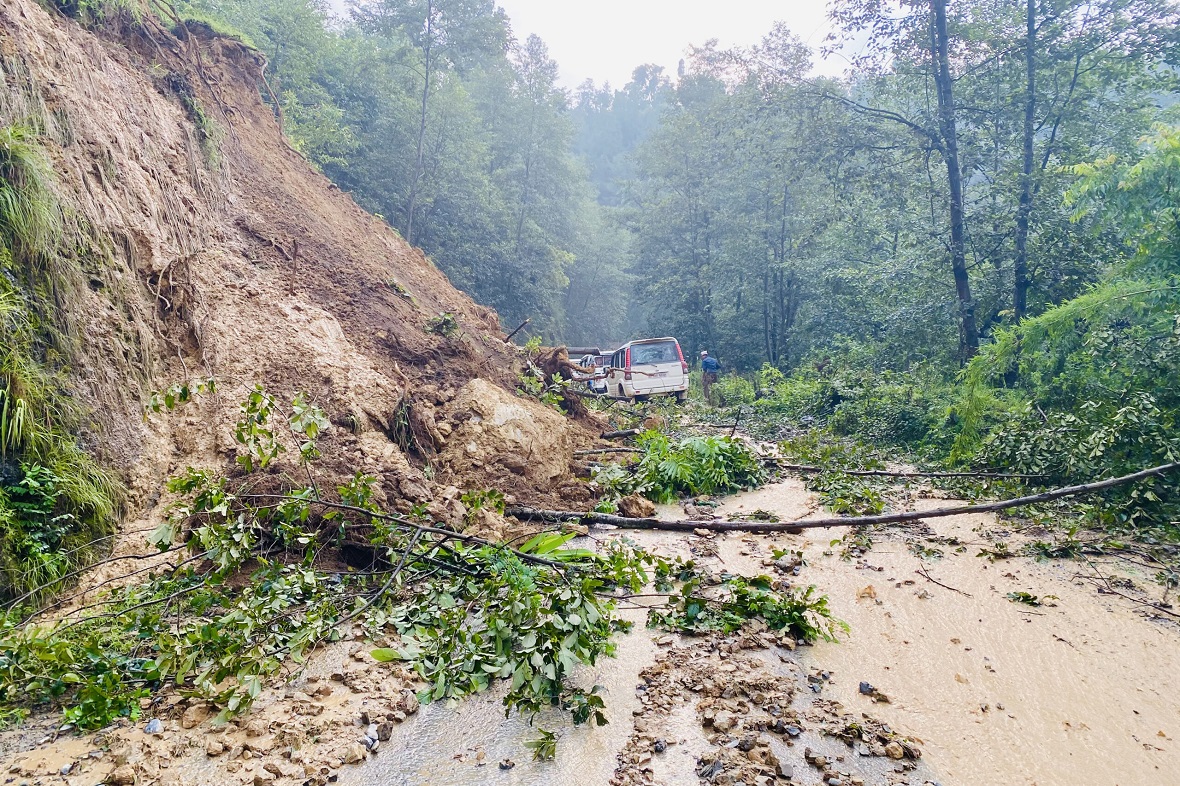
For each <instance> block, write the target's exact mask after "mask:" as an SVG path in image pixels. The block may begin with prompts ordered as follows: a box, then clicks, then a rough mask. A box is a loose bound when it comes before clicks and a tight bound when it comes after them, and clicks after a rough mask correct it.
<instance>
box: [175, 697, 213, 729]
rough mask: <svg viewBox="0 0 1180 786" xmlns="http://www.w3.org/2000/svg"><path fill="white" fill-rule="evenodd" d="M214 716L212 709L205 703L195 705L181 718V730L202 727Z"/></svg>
mask: <svg viewBox="0 0 1180 786" xmlns="http://www.w3.org/2000/svg"><path fill="white" fill-rule="evenodd" d="M212 714H213V711H212V708H211V707H210V706H209V705H208V704H205V703H204V702H202V703H199V704H193V705H192V706H190V707H189V708H188V709H186V710H185V711H184V714H183V715H181V716H180V728H182V729H193V728H196V727H197V726H200V725H201V724H202V723H204V722H205V721H207V720H208V719H209V716H210V715H212Z"/></svg>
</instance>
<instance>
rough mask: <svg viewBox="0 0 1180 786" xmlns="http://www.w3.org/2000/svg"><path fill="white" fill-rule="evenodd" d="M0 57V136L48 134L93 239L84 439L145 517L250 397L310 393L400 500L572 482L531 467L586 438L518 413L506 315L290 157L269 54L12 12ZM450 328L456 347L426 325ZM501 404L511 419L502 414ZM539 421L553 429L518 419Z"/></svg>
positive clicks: (548, 491) (201, 37)
mask: <svg viewBox="0 0 1180 786" xmlns="http://www.w3.org/2000/svg"><path fill="white" fill-rule="evenodd" d="M0 58H2V60H0V62H2V67H3V75H4V89H3V91H0V120H2V121H3V122H5V123H12V122H21V123H25V124H28V125H30V126H32V127H35V128H37V129H39V130H41V131H42V132H43V133H42V135H41V137H40V141H41V143H42V144H43V145H44V147H45V148H46V150H47V152H48V154H49V155H50V157H51V158H52V160H53V163H54V168H55V171H56V180H57V183H56V190H57V191H58V195H59V198H60V200H61V202H62V204H63V207H64V209H65V211H66V212H67V214H69V215H70V217H71V221H72V222H74V223H75V224H76V225H77V226H78V227H79V228H80V233H81V235H82V236H84V237H86V238H88V241H87V243H88V247H87V249H85V251H84V253H82V254H81V255H80V256H81V257H82V259H83V263H82V268H83V269H81V270H75V271H72V273H71V276H72V278H73V280H72V281H69V282H65V283H67V284H69V285H71V287H72V289H70V291H71V292H72V293H73V294H72V298H71V300H70V301H69V308H68V311H69V315H68V316H69V318H70V320H71V321H72V322H73V323H74V324H73V327H74V330H75V332H76V333H77V335H78V337H79V351H78V357H77V358H76V359H75V360H74V366H73V369H72V370H73V373H74V376H75V377H76V380H77V388H78V391H79V394H80V396H81V397H82V398H83V399H85V400H86V401H87V403H89V404H90V405H91V406H92V407H93V410H94V413H95V414H94V421H95V423H94V438H93V439H92V440H91V441H92V442H93V445H94V447H95V448H96V450H97V451H98V452H99V453H100V454H101V457H102V458H103V459H104V460H105V461H106V462H108V463H110V464H112V465H114V466H116V467H118V468H119V469H120V470H121V471H122V472H123V473H124V475H125V477H126V478H127V480H128V482H129V485H130V487H131V491H132V494H131V498H132V505H133V508H134V509H138V510H143V509H145V508H148V507H150V506H151V504H152V503H153V501H154V500H155V499H156V497H157V496H158V493H159V491H158V490H159V488H160V484H161V481H162V480H163V479H164V478H165V477H166V476H167V475H169V474H170V473H171V472H174V471H175V470H176V469H178V468H180V467H183V466H184V465H185V464H205V465H210V466H221V465H224V464H225V463H226V462H227V461H228V460H229V458H230V456H231V454H232V452H233V449H234V443H233V440H232V437H231V434H230V431H229V428H228V424H230V423H232V422H233V421H234V420H235V418H236V417H237V405H238V402H239V401H240V399H241V398H242V394H243V393H244V392H245V391H246V390H248V389H250V388H251V387H253V386H254V385H255V384H263V385H265V386H266V388H267V389H268V390H269V391H270V392H272V393H273V394H275V395H276V397H278V398H280V399H288V400H289V398H290V396H291V395H293V394H294V393H295V392H297V391H305V392H306V393H308V394H310V396H311V397H313V398H314V399H315V400H316V401H317V403H319V404H320V406H322V407H323V408H324V409H325V410H326V411H327V412H328V414H329V416H330V417H331V418H332V420H333V421H334V422H335V423H336V424H337V426H339V427H338V428H336V429H334V430H333V432H332V434H331V435H330V436H329V437H328V438H327V440H325V441H323V442H322V443H321V449H323V450H324V452H325V454H329V455H334V456H339V457H340V460H339V461H337V462H335V467H336V469H337V470H339V471H340V472H341V473H344V472H347V473H348V474H351V472H352V471H354V470H364V471H367V472H369V473H370V474H375V475H377V476H379V477H380V478H381V479H382V480H383V481H384V483H383V490H384V492H385V493H386V495H387V496H388V497H389V498H390V501H391V503H392V502H394V501H396V500H407V501H413V502H425V503H430V502H435V503H437V504H438V505H440V506H441V507H440V508H439V510H440V512H443V513H445V514H446V515H448V516H452V517H454V516H457V515H459V511H458V506H457V504H456V502H455V500H456V496H455V493H454V491H453V490H452V491H451V492H450V493H449V494H444V492H446V490H447V487H448V486H456V485H457V486H459V487H462V486H463V485H466V481H467V479H468V476H471V477H472V479H473V480H479V479H483V478H487V477H495V476H498V475H499V470H495V469H489V467H493V468H494V467H495V466H497V465H499V466H500V467H501V468H504V469H505V471H506V472H508V473H511V474H514V475H516V476H518V477H519V479H520V480H519V481H518V482H516V483H514V485H513V488H514V491H515V493H516V494H517V496H519V497H521V498H525V499H528V498H542V499H543V498H546V497H551V496H552V495H553V494H554V493H555V490H556V489H557V487H558V486H560V485H561V483H562V482H563V481H564V480H566V479H568V468H567V467H565V466H551V463H552V462H548V463H545V464H544V465H537V464H536V463H535V462H536V454H537V453H538V452H539V451H540V450H541V449H542V448H544V447H548V446H549V443H552V444H553V445H560V446H562V447H568V446H569V445H571V444H573V443H580V442H583V441H585V440H587V439H588V433H587V432H585V431H584V430H583V429H582V428H580V427H579V426H577V425H576V424H571V423H570V422H569V421H566V420H564V419H562V418H560V417H557V416H556V415H553V416H550V415H552V413H551V412H550V411H547V410H545V409H544V408H543V407H541V405H539V404H537V403H536V402H533V401H530V400H525V399H520V398H517V397H515V396H514V395H513V394H512V392H511V390H512V387H513V382H514V381H515V374H516V371H515V366H516V364H517V358H516V352H515V350H514V349H513V348H511V347H510V346H508V345H506V344H505V343H504V342H503V340H502V339H503V334H502V333H501V331H500V328H499V325H498V323H497V318H496V315H495V314H494V313H493V312H492V311H490V310H489V309H486V308H483V307H481V306H478V305H476V304H475V303H473V302H472V301H471V300H470V299H469V298H468V297H466V296H465V295H463V294H462V293H460V292H458V291H457V290H455V289H454V288H453V287H452V286H451V285H450V283H449V282H448V281H447V279H446V278H445V277H444V276H443V274H442V273H441V272H439V271H438V270H437V269H436V268H435V267H434V266H433V264H432V263H431V262H430V261H429V260H428V259H427V258H426V257H425V256H424V255H423V254H422V252H421V251H419V250H417V249H414V248H412V247H410V246H409V245H408V244H407V243H405V242H404V241H403V240H402V239H401V237H400V236H399V235H398V234H397V233H396V232H395V231H393V230H392V229H390V228H389V227H388V226H386V225H385V224H384V222H382V221H381V220H379V219H377V218H375V217H373V216H372V215H370V214H368V213H366V212H364V211H363V210H361V209H360V208H359V207H358V206H357V205H356V204H355V203H354V202H353V200H352V199H351V198H350V197H349V196H348V195H347V194H344V193H341V192H340V191H339V189H337V188H336V187H335V186H333V185H332V184H331V183H330V182H329V181H328V180H327V179H326V178H324V177H323V176H321V175H320V174H318V173H316V172H315V171H314V170H313V169H312V168H311V167H310V166H309V165H308V163H307V162H306V161H305V160H304V159H303V158H302V157H301V156H300V155H299V154H298V153H297V152H296V151H295V150H293V149H292V148H291V147H290V146H289V144H288V143H287V142H286V140H285V139H284V138H283V136H282V134H281V132H280V128H279V123H278V121H277V119H276V117H275V115H274V112H273V111H272V109H271V108H270V107H268V106H266V105H265V104H264V103H263V102H262V100H261V96H260V93H259V85H260V84H261V79H262V73H263V68H264V62H263V59H262V57H261V55H259V54H258V53H257V52H255V51H253V50H251V49H249V48H248V47H246V46H244V45H243V44H241V43H239V42H237V41H234V40H229V39H225V38H219V37H216V36H213V35H211V34H209V33H208V31H207V30H204V29H196V28H193V27H190V28H189V29H188V32H187V33H185V32H184V30H183V29H182V30H181V35H180V36H179V37H177V36H175V35H173V34H172V33H171V32H170V31H169V30H167V29H166V28H165V27H164V26H162V25H161V24H160V23H159V22H156V21H153V20H145V21H144V22H142V23H139V22H134V21H132V20H130V19H126V20H124V22H123V23H122V25H121V26H120V24H119V23H118V22H116V23H113V24H112V25H111V26H110V29H108V30H107V31H106V32H105V33H104V34H102V35H101V36H100V35H95V34H94V33H91V32H89V31H87V30H84V29H82V28H81V27H80V26H78V25H77V24H76V23H74V22H73V21H71V20H68V19H65V18H63V17H60V16H57V15H54V14H50V13H48V12H46V11H45V10H44V9H42V8H41V7H40V6H38V5H37V4H36V3H34V2H33V0H3V2H0ZM90 246H92V248H91V247H90ZM442 312H449V313H450V314H452V315H454V320H455V322H456V323H457V326H458V329H457V331H439V333H442V332H446V333H448V335H445V336H444V335H439V334H438V333H434V332H430V331H429V330H428V328H429V327H430V320H431V319H433V318H436V317H438V315H439V314H440V313H442ZM208 376H211V377H214V378H215V379H216V380H217V381H218V383H219V392H218V394H217V395H213V396H208V397H204V398H202V399H201V400H199V401H196V402H194V403H193V404H191V405H189V406H188V407H185V408H184V409H182V410H181V411H180V412H178V413H174V414H172V415H167V416H153V417H152V418H151V419H149V420H148V421H146V422H144V421H143V420H142V418H141V414H140V413H141V411H142V405H143V402H144V400H145V398H146V394H147V392H148V391H149V390H151V389H153V388H162V387H165V386H166V385H167V384H168V383H170V382H175V381H179V380H185V379H191V378H194V377H208ZM476 378H479V379H481V380H483V381H482V382H480V383H477V385H476V387H474V388H473V387H472V386H471V383H472V380H473V379H476ZM505 408H510V409H513V410H514V411H517V414H516V415H513V417H512V418H507V419H506V420H504V422H501V420H502V419H499V418H498V416H497V415H495V413H496V412H501V411H502V410H505ZM484 410H487V412H490V413H492V414H491V416H490V417H489V416H488V414H487V412H485V411H484ZM501 414H502V413H501ZM530 417H531V418H535V419H537V421H538V422H543V423H545V428H544V429H543V430H540V429H531V430H530V429H523V430H522V429H521V428H519V427H518V425H519V423H517V422H516V421H520V420H522V419H523V420H528V419H529V418H530ZM473 423H478V424H479V425H478V428H476V427H474V426H473V425H472V424H473ZM454 432H462V435H463V444H462V445H460V446H452V445H451V444H450V438H451V435H452V433H454ZM471 444H474V445H475V448H474V450H472V449H470V448H469V446H470V445H471ZM503 448H507V452H505V450H503ZM565 455H568V452H567V453H565ZM329 466H331V462H330V463H329ZM428 467H429V468H428ZM427 468H428V469H427ZM424 469H426V472H425V473H424V472H423V470H424ZM470 485H474V483H472V484H470Z"/></svg>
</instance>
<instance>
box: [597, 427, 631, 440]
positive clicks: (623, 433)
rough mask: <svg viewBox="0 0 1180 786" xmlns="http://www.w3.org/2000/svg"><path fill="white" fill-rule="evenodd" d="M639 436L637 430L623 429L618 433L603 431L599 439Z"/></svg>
mask: <svg viewBox="0 0 1180 786" xmlns="http://www.w3.org/2000/svg"><path fill="white" fill-rule="evenodd" d="M637 436H639V429H637V428H625V429H621V430H619V431H604V432H602V436H601V439H622V438H623V437H637Z"/></svg>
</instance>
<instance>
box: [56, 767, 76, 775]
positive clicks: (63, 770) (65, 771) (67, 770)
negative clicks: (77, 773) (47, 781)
mask: <svg viewBox="0 0 1180 786" xmlns="http://www.w3.org/2000/svg"><path fill="white" fill-rule="evenodd" d="M72 769H74V765H73V764H67V765H65V766H63V767H62V768H61V770H59V772H61V774H62V775H69V774H70V770H72Z"/></svg>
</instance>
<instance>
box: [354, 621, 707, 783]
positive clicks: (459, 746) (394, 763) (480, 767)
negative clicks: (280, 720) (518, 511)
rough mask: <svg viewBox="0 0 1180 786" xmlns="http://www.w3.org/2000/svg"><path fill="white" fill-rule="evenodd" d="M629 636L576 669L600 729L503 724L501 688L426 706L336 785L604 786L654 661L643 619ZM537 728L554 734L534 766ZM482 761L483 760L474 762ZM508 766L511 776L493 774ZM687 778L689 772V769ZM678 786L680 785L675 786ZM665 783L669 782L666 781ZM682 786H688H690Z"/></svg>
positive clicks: (550, 714) (551, 718) (540, 722)
mask: <svg viewBox="0 0 1180 786" xmlns="http://www.w3.org/2000/svg"><path fill="white" fill-rule="evenodd" d="M622 616H624V617H628V618H630V619H631V620H632V621H633V622H635V627H634V628H633V629H632V632H631V633H630V634H628V635H626V636H621V637H619V639H618V647H617V651H616V657H614V658H605V659H603V660H601V661H599V663H598V664H596V665H595V666H594V667H592V668H590V667H587V668H584V669H582V670H581V671H580V672H579V673H578V674H577V676H576V678H575V682H577V683H578V684H579V685H581V686H583V687H586V688H589V687H591V686H594V685H601V686H602V687H603V688H604V689H605V690H604V691H603V696H604V699H605V702H606V706H607V720H608V721H609V722H608V723H607V725H606V726H604V727H600V728H590V727H588V726H584V727H581V728H576V727H574V726H572V725H571V723H570V721H569V714H568V713H565V712H562V711H560V710H556V709H554V710H549V711H546V712H544V713H542V714H541V715H539V716H538V717H537V718H536V719H535V720H534V722H533V725H531V726H530V725H529V723H528V722H527V721H526V720H525V719H523V718H522V717H520V716H519V715H518V714H516V713H514V714H513V715H512V716H511V717H509V718H507V719H506V718H505V717H504V705H503V704H502V700H503V697H504V692H505V690H506V686H504V685H502V686H500V688H499V689H497V690H493V691H489V692H488V693H487V694H485V695H481V696H477V697H473V698H471V699H468V700H466V701H463V702H461V703H459V704H458V705H456V706H454V707H447V706H445V705H441V704H438V705H429V706H425V707H423V708H422V709H421V710H420V711H419V712H418V714H417V715H416V716H414V717H413V718H411V719H410V720H409V721H407V722H405V723H403V724H401V725H400V726H398V727H397V729H396V731H395V733H394V736H393V737H392V738H391V739H390V740H389V741H388V742H383V743H381V747H380V748H379V749H378V754H377V756H376V757H375V758H374V759H372V760H371V761H370V762H368V763H367V764H365V765H364V766H363V767H358V768H353V769H349V770H345V771H341V773H340V781H339V783H340V784H341V785H342V786H475V784H483V783H488V782H489V781H492V780H494V781H495V782H496V783H497V784H505V785H506V786H512V785H513V784H528V785H529V786H534V785H535V786H578V785H579V784H605V783H607V782H608V781H609V780H610V778H611V775H612V774H613V773H614V771H615V767H616V762H615V757H616V755H617V753H618V751H619V750H620V749H622V747H623V744H624V742H625V741H626V739H627V737H628V736H629V735H630V734H631V719H632V711H633V710H637V709H638V708H639V707H640V702H639V699H638V697H637V696H636V693H635V684H636V682H637V681H638V675H639V672H640V671H641V670H642V669H643V668H645V667H646V666H648V665H650V664H651V662H652V660H653V659H654V655H655V650H656V647H655V644H654V643H653V640H652V636H651V634H650V633H649V632H648V631H647V630H646V629H645V628H644V620H645V615H644V613H642V612H639V611H629V612H626V613H624V614H623V615H622ZM537 728H544V729H548V730H550V731H556V732H557V733H558V743H557V755H556V757H555V758H554V760H553V761H548V762H536V761H533V760H532V759H531V752H530V751H529V750H528V749H527V748H525V747H524V743H525V742H527V741H528V740H530V739H533V738H535V737H537ZM481 754H482V755H481ZM506 759H507V760H509V761H511V762H512V763H513V765H514V766H512V768H511V769H508V770H503V771H502V770H500V762H502V761H504V760H506ZM689 771H690V772H691V768H690V769H689ZM682 782H683V781H682ZM669 783H675V782H674V781H669ZM688 783H695V779H694V780H693V781H689V782H688Z"/></svg>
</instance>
